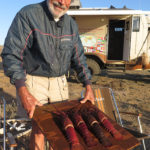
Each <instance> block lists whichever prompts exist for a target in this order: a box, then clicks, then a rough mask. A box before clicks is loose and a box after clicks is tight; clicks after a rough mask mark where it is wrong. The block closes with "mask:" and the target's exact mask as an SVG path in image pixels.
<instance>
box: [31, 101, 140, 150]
mask: <svg viewBox="0 0 150 150" xmlns="http://www.w3.org/2000/svg"><path fill="white" fill-rule="evenodd" d="M81 105H85V104H80V103H79V101H77V100H73V101H65V102H60V103H55V104H49V105H46V106H42V107H37V108H36V110H35V113H34V116H33V119H34V120H35V121H36V123H37V125H38V126H39V127H40V129H41V130H42V132H43V133H44V135H45V137H46V138H47V140H48V141H49V142H50V144H51V146H52V147H53V149H54V150H70V145H69V143H68V141H67V139H66V137H65V136H64V134H63V130H62V129H61V127H60V125H59V124H58V123H57V120H56V118H55V116H54V115H53V114H54V112H55V111H56V109H57V110H62V111H67V110H69V109H71V108H74V107H81ZM107 117H108V116H107ZM108 119H109V120H110V121H111V123H112V124H113V125H114V127H115V128H116V129H117V130H118V131H119V132H120V133H121V134H123V140H120V141H117V140H115V139H114V138H113V137H112V136H111V134H110V133H109V132H107V131H106V130H104V129H103V128H102V130H103V131H104V134H105V136H106V137H107V138H109V140H110V141H111V143H112V144H113V146H111V147H109V148H106V147H104V146H103V145H102V144H100V143H99V144H98V145H97V146H95V147H92V148H88V147H87V146H86V145H85V143H84V141H83V139H82V137H81V136H80V134H78V132H77V136H78V138H79V140H80V143H81V144H82V145H83V147H84V148H85V150H107V149H108V150H130V149H133V148H134V147H136V146H138V145H140V142H139V141H138V140H137V139H136V138H135V137H134V136H133V135H131V134H130V133H129V132H128V131H126V130H125V129H124V128H122V127H121V126H119V125H118V124H117V123H116V122H114V121H113V120H112V119H110V118H108Z"/></svg>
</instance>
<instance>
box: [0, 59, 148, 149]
mask: <svg viewBox="0 0 150 150" xmlns="http://www.w3.org/2000/svg"><path fill="white" fill-rule="evenodd" d="M95 85H96V86H101V87H109V88H112V90H113V92H114V95H115V99H116V101H117V104H118V108H119V110H120V111H123V112H132V113H141V114H142V115H143V117H142V118H143V119H141V121H142V126H143V132H144V133H148V134H150V130H149V125H150V121H149V120H147V119H144V118H149V116H150V71H149V70H145V71H126V72H123V71H122V70H114V69H109V70H103V71H102V75H101V76H99V80H98V82H96V84H94V85H93V86H95ZM69 89H70V99H78V98H80V97H81V91H82V90H83V89H84V88H83V87H82V84H80V83H77V82H76V80H75V79H74V78H72V79H71V80H69ZM15 95H16V92H15V88H14V86H12V85H11V84H10V83H9V78H8V77H6V76H4V73H3V68H2V63H1V58H0V99H1V97H2V96H3V97H4V98H5V99H6V101H7V107H6V108H7V118H16V102H15V99H16V96H15ZM1 106H2V105H1ZM0 111H1V112H0V117H1V118H3V112H2V109H0ZM121 117H122V118H123V122H124V123H125V125H126V126H128V127H132V128H133V129H135V130H139V127H138V122H137V118H136V117H135V116H131V115H122V116H121ZM17 142H18V143H19V146H20V148H18V149H19V150H20V149H22V150H24V149H28V147H27V143H28V138H26V141H25V140H24V139H21V140H17ZM25 143H26V144H25ZM139 149H142V148H139ZM149 149H150V147H149Z"/></svg>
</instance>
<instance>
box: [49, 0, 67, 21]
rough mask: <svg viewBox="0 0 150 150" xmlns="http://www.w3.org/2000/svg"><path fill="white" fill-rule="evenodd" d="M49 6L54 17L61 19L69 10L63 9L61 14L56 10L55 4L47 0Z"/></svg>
mask: <svg viewBox="0 0 150 150" xmlns="http://www.w3.org/2000/svg"><path fill="white" fill-rule="evenodd" d="M47 6H48V9H49V10H50V12H51V13H52V15H53V17H54V19H59V18H60V17H61V16H63V15H64V14H65V13H66V12H67V10H64V11H61V12H60V13H59V14H58V13H55V11H56V10H55V8H54V6H53V5H50V4H49V0H47Z"/></svg>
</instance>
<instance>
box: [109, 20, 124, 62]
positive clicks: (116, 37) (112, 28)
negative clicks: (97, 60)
mask: <svg viewBox="0 0 150 150" xmlns="http://www.w3.org/2000/svg"><path fill="white" fill-rule="evenodd" d="M124 28H125V20H110V21H109V41H108V57H107V59H108V60H122V59H123V45H124Z"/></svg>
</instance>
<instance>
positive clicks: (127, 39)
mask: <svg viewBox="0 0 150 150" xmlns="http://www.w3.org/2000/svg"><path fill="white" fill-rule="evenodd" d="M131 32H132V17H129V18H127V19H126V21H125V30H124V47H123V60H125V61H128V60H129V59H130V47H131Z"/></svg>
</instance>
